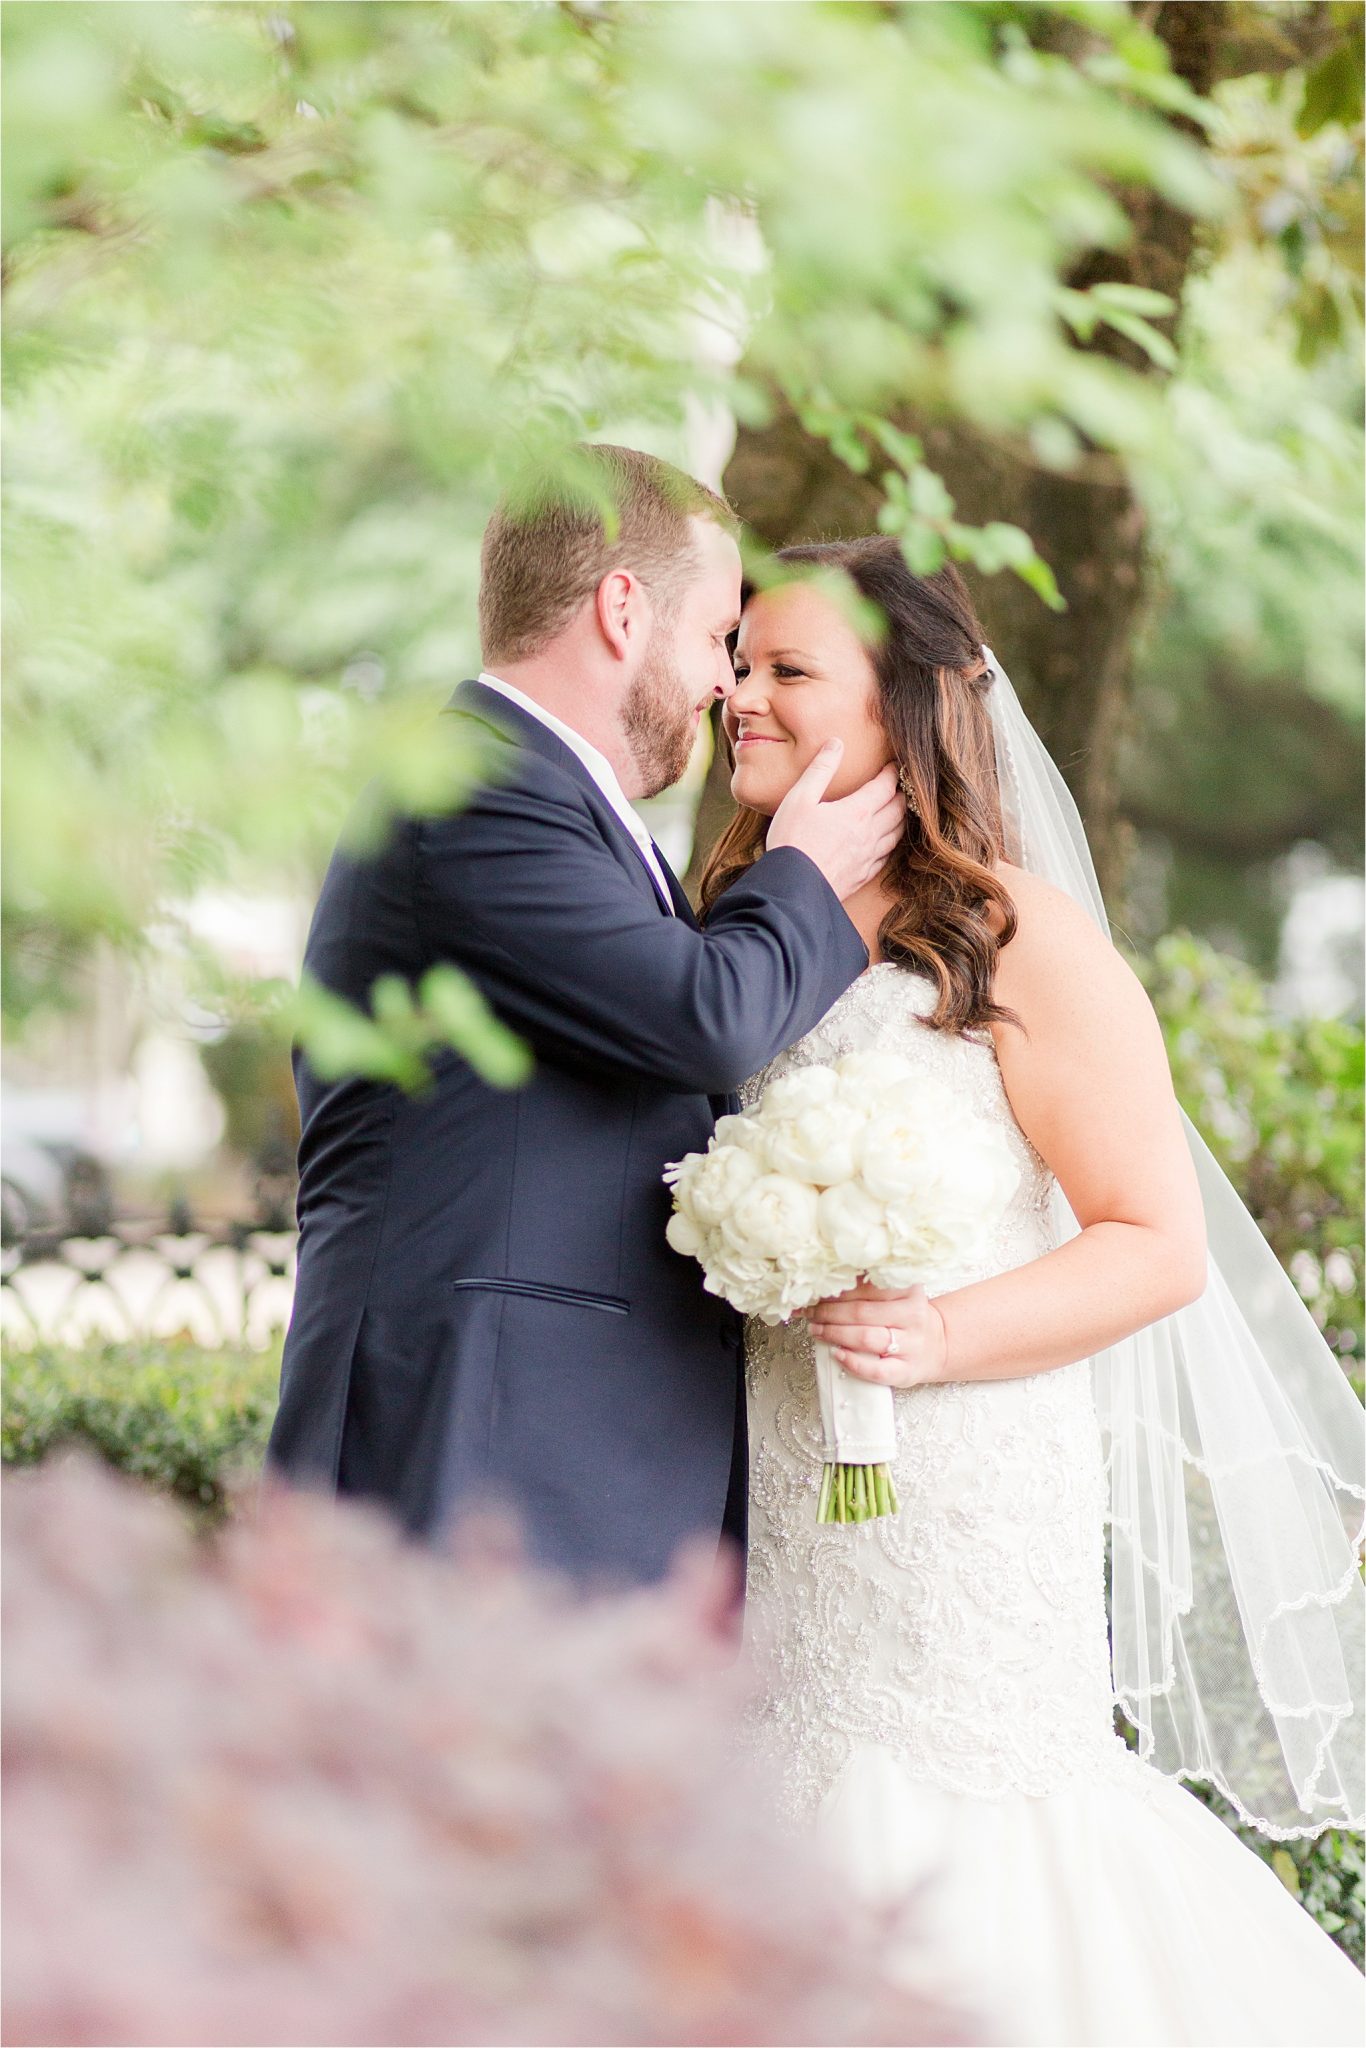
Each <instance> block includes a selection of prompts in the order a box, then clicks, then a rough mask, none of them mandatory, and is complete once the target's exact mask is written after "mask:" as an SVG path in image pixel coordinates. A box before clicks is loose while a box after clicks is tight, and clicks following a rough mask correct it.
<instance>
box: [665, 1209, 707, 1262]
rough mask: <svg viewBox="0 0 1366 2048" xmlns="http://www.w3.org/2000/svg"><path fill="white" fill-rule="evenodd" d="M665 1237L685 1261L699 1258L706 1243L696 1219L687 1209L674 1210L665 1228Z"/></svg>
mask: <svg viewBox="0 0 1366 2048" xmlns="http://www.w3.org/2000/svg"><path fill="white" fill-rule="evenodd" d="M664 1235H665V1237H667V1238H668V1240H669V1243H670V1244H671V1245H672V1246H673V1248H674V1250H675V1251H676V1252H681V1253H682V1255H683V1257H684V1258H685V1259H696V1258H699V1257H700V1256H701V1252H702V1247H703V1245H704V1244H705V1243H706V1238H705V1235H704V1233H703V1231H702V1229H701V1227H700V1225H699V1224H698V1222H697V1220H696V1218H695V1217H693V1216H690V1215H689V1214H688V1212H687V1210H686V1209H675V1210H674V1213H673V1215H672V1216H671V1217H670V1218H669V1221H668V1223H667V1224H666V1226H665V1229H664Z"/></svg>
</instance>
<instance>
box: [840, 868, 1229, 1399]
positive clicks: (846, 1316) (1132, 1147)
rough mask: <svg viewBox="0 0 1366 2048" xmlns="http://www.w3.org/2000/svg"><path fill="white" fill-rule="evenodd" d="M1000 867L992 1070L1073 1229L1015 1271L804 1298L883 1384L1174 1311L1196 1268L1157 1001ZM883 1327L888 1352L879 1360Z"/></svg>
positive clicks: (1186, 1156)
mask: <svg viewBox="0 0 1366 2048" xmlns="http://www.w3.org/2000/svg"><path fill="white" fill-rule="evenodd" d="M1003 876H1004V879H1005V880H1006V882H1007V885H1008V887H1009V889H1010V893H1011V896H1012V898H1013V900H1014V902H1015V906H1016V910H1017V912H1018V914H1019V929H1018V931H1017V933H1016V936H1015V938H1014V939H1013V940H1012V941H1011V943H1010V944H1009V945H1008V946H1006V947H1004V948H1003V949H1002V951H1001V954H1000V956H999V960H998V963H997V971H996V977H995V981H994V984H993V994H994V996H995V998H996V1000H997V1001H998V1002H1000V1003H1003V1004H1005V1005H1006V1006H1007V1007H1008V1008H1010V1009H1013V1010H1014V1011H1015V1012H1016V1013H1017V1014H1018V1016H1019V1017H1020V1018H1021V1020H1022V1022H1023V1024H1024V1026H1025V1031H1024V1032H1022V1031H1021V1030H1020V1029H1019V1028H1018V1027H1017V1026H1014V1025H1011V1024H1004V1025H998V1026H993V1035H994V1037H995V1041H996V1050H997V1057H998V1059H999V1062H1000V1068H1001V1077H1002V1080H1003V1081H1004V1083H1005V1088H1006V1093H1007V1095H1008V1096H1009V1098H1010V1105H1011V1108H1012V1109H1013V1111H1014V1113H1015V1116H1016V1118H1017V1119H1018V1121H1019V1123H1020V1126H1021V1128H1022V1129H1023V1130H1024V1132H1025V1134H1026V1135H1027V1136H1028V1137H1029V1139H1030V1140H1031V1142H1032V1143H1033V1144H1034V1146H1035V1147H1036V1149H1037V1150H1038V1151H1039V1153H1040V1154H1041V1155H1042V1156H1043V1158H1044V1159H1045V1160H1046V1161H1047V1163H1048V1165H1049V1166H1050V1167H1051V1168H1052V1170H1053V1172H1054V1174H1055V1175H1056V1176H1057V1179H1058V1182H1059V1184H1060V1186H1061V1188H1062V1191H1063V1193H1064V1194H1065V1195H1066V1197H1067V1200H1068V1202H1069V1204H1070V1205H1071V1208H1072V1211H1073V1214H1074V1215H1075V1216H1076V1219H1077V1222H1078V1223H1079V1224H1080V1225H1081V1230H1080V1234H1079V1235H1078V1236H1077V1237H1074V1238H1071V1239H1069V1241H1068V1242H1067V1243H1066V1244H1064V1245H1060V1246H1059V1247H1058V1248H1057V1249H1056V1250H1054V1251H1051V1252H1048V1253H1046V1254H1045V1255H1044V1256H1043V1257H1042V1258H1038V1259H1034V1260H1031V1261H1030V1262H1029V1264H1027V1265H1024V1266H1020V1267H1017V1268H1016V1269H1015V1270H1014V1271H1013V1272H1008V1273H1000V1274H997V1275H996V1276H995V1277H993V1278H992V1279H990V1280H983V1281H979V1282H977V1283H976V1284H975V1285H973V1286H969V1287H961V1288H956V1289H954V1290H952V1291H950V1292H948V1293H945V1294H940V1295H937V1296H936V1297H935V1298H934V1300H933V1301H927V1300H926V1298H925V1295H924V1291H923V1289H918V1288H917V1289H914V1290H912V1292H911V1293H909V1294H903V1295H889V1294H886V1293H883V1294H877V1293H875V1292H874V1291H873V1290H872V1289H867V1288H863V1289H859V1290H856V1293H855V1294H854V1295H853V1296H845V1297H843V1298H842V1299H841V1300H840V1301H839V1302H838V1303H830V1304H822V1306H821V1308H820V1309H819V1310H818V1311H813V1312H812V1331H813V1334H815V1335H817V1336H823V1337H824V1338H825V1339H826V1341H827V1342H829V1343H832V1344H834V1345H835V1346H836V1348H837V1351H838V1352H839V1353H840V1355H841V1363H842V1364H845V1365H846V1366H848V1368H849V1369H850V1370H852V1371H855V1372H856V1373H857V1374H858V1375H859V1376H860V1377H862V1378H867V1379H875V1380H882V1381H885V1382H887V1383H888V1384H890V1385H894V1386H898V1385H917V1384H919V1383H921V1382H923V1381H927V1380H934V1379H946V1380H973V1379H1015V1378H1019V1377H1021V1376H1023V1375H1024V1374H1026V1373H1034V1372H1043V1371H1046V1370H1048V1369H1049V1368H1050V1367H1052V1366H1058V1365H1068V1364H1071V1363H1072V1362H1073V1361H1074V1360H1076V1359H1079V1358H1089V1357H1090V1356H1091V1355H1092V1354H1093V1353H1094V1352H1097V1351H1101V1350H1103V1349H1104V1348H1105V1346H1106V1345H1108V1344H1112V1343H1114V1342H1116V1341H1117V1339H1119V1338H1120V1337H1125V1336H1128V1335H1129V1334H1130V1333H1131V1332H1132V1331H1134V1330H1138V1329H1141V1328H1142V1327H1143V1326H1144V1325H1145V1324H1148V1323H1153V1322H1156V1321H1158V1320H1159V1318H1160V1317H1162V1316H1164V1315H1169V1314H1170V1313H1171V1312H1172V1310H1173V1309H1177V1308H1180V1307H1181V1306H1182V1304H1183V1303H1185V1302H1188V1301H1191V1300H1193V1299H1194V1298H1195V1297H1196V1296H1197V1295H1198V1294H1199V1293H1200V1292H1201V1291H1202V1290H1203V1288H1204V1284H1205V1230H1204V1214H1203V1208H1202V1204H1201V1199H1200V1189H1199V1185H1198V1182H1197V1180H1196V1176H1195V1169H1194V1166H1193V1164H1192V1161H1191V1156H1190V1148H1189V1146H1188V1145H1187V1142H1186V1137H1185V1132H1184V1130H1183V1129H1182V1125H1181V1120H1180V1115H1179V1112H1178V1109H1177V1103H1176V1097H1175V1095H1174V1093H1173V1090H1172V1082H1171V1072H1170V1069H1169V1067H1168V1065H1167V1055H1166V1050H1165V1048H1164V1046H1163V1043H1162V1035H1161V1032H1160V1030H1159V1028H1158V1023H1157V1018H1156V1016H1155V1015H1154V1013H1153V1009H1152V1005H1151V1004H1150V1003H1149V1001H1148V998H1147V996H1146V994H1145V993H1144V990H1143V987H1142V985H1141V983H1140V982H1139V980H1138V978H1137V976H1136V975H1135V974H1134V973H1133V971H1132V970H1131V969H1130V968H1129V966H1128V965H1127V963H1126V962H1125V961H1124V960H1123V959H1122V957H1121V956H1120V954H1119V953H1118V952H1117V951H1116V950H1115V948H1114V947H1113V946H1112V945H1111V944H1110V942H1109V940H1108V939H1106V938H1105V937H1104V936H1103V934H1102V933H1101V932H1100V931H1099V930H1098V928H1097V927H1096V925H1095V924H1094V923H1093V922H1092V920H1091V919H1090V918H1089V917H1088V916H1087V914H1086V913H1085V911H1083V910H1081V909H1080V908H1079V907H1078V906H1077V905H1076V904H1075V903H1073V902H1072V900H1071V898H1070V897H1068V896H1066V895H1064V894H1063V893H1062V892H1061V891H1059V890H1057V889H1054V888H1052V887H1051V886H1050V885H1049V884H1048V883H1046V882H1041V881H1040V880H1039V879H1038V878H1037V877H1036V876H1033V875H1028V874H1025V873H1023V872H1021V871H1020V870H1019V869H1017V868H1013V867H1012V868H1004V869H1003ZM1026 1032H1027V1033H1028V1036H1026V1035H1025V1033H1026ZM889 1329H895V1330H896V1332H897V1337H898V1345H897V1349H898V1351H899V1353H900V1356H893V1357H891V1358H888V1359H886V1360H885V1361H884V1360H883V1359H882V1358H881V1357H880V1356H879V1355H878V1354H879V1353H880V1352H882V1351H884V1350H885V1349H886V1347H887V1331H888V1330H889Z"/></svg>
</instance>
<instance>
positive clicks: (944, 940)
mask: <svg viewBox="0 0 1366 2048" xmlns="http://www.w3.org/2000/svg"><path fill="white" fill-rule="evenodd" d="M776 559H777V560H778V561H780V562H789V563H792V564H793V565H798V564H810V565H811V566H812V567H818V568H825V569H838V570H843V572H844V573H845V575H847V576H848V577H849V579H850V580H851V582H852V583H853V584H854V587H855V588H856V590H857V591H858V592H859V594H860V595H861V596H862V597H864V598H866V599H867V600H868V601H869V602H870V603H871V604H873V605H875V606H876V607H877V609H878V612H879V613H880V614H881V617H882V620H883V622H884V630H883V632H882V635H881V638H880V639H879V640H878V641H877V642H876V643H875V644H873V645H871V646H870V647H869V649H868V652H869V658H870V660H871V661H872V664H873V669H874V673H875V675H876V677H877V717H878V719H879V722H880V723H881V725H882V728H883V731H884V732H885V733H886V735H887V741H888V745H889V747H890V749H891V753H892V758H893V760H894V761H895V763H896V765H897V767H898V768H899V769H900V770H901V771H902V774H903V778H904V780H903V785H902V786H903V788H904V787H906V785H907V784H909V788H910V797H911V802H912V803H913V805H914V810H913V812H912V813H911V814H910V815H909V816H908V819H907V829H906V834H905V837H904V838H903V839H902V841H901V843H900V845H899V846H898V847H897V849H896V852H895V853H894V854H893V855H892V858H891V860H890V861H889V862H888V864H887V868H886V870H885V872H884V877H883V879H884V882H885V884H886V886H887V887H888V888H889V889H890V890H891V891H892V892H893V894H894V896H895V899H896V900H895V902H894V903H893V905H892V908H891V909H890V910H889V911H888V913H887V915H886V917H885V918H884V919H883V921H882V924H881V925H880V927H879V929H878V942H879V944H880V946H881V948H882V952H883V954H884V956H885V957H886V959H888V960H895V961H898V962H900V963H902V964H903V965H905V966H909V967H918V968H921V969H924V970H925V971H927V972H928V973H930V974H932V975H933V977H934V979H935V981H936V983H937V984H938V989H939V999H938V1002H937V1004H936V1006H935V1008H934V1011H933V1012H932V1014H931V1015H930V1016H928V1017H926V1018H925V1020H924V1021H925V1022H926V1023H927V1024H929V1025H931V1026H932V1027H933V1028H934V1029H935V1030H939V1031H963V1030H967V1029H969V1028H971V1027H974V1026H977V1025H983V1024H988V1023H992V1022H1002V1023H1005V1022H1009V1023H1019V1021H1020V1020H1019V1018H1018V1017H1016V1015H1015V1013H1014V1012H1013V1011H1012V1010H1008V1009H1005V1008H1004V1007H1003V1006H1002V1005H1000V1004H999V1003H995V1002H993V1001H992V999H991V983H992V975H993V971H994V969H995V964H996V955H997V953H998V952H999V951H1000V949H1001V947H1002V946H1005V945H1008V944H1009V943H1010V940H1011V939H1012V938H1013V937H1014V935H1015V929H1016V922H1017V920H1016V916H1015V908H1014V905H1013V904H1012V903H1011V900H1010V897H1009V895H1008V894H1007V893H1006V890H1005V888H1004V886H1003V884H1002V883H1001V882H1000V881H999V880H998V879H997V876H996V874H995V872H994V869H993V863H994V862H995V861H996V860H998V859H1000V858H1002V857H1003V855H1004V851H1005V846H1004V840H1003V836H1002V831H1001V805H1000V795H999V791H998V787H997V781H996V750H995V744H994V741H993V737H992V729H991V714H990V711H989V710H988V708H987V692H988V690H989V688H990V684H991V672H990V670H989V669H988V668H987V665H986V662H985V661H984V660H983V658H982V628H981V626H980V625H979V623H978V620H977V615H976V613H975V612H974V610H973V607H972V599H971V598H970V597H969V596H968V590H967V585H966V584H965V583H964V581H963V578H962V577H961V576H960V575H959V573H958V571H957V569H955V568H954V567H953V565H952V563H949V564H946V565H945V567H944V568H942V569H938V570H936V571H935V573H934V575H933V576H916V575H914V574H913V573H912V571H911V570H910V569H908V568H907V566H906V561H905V558H904V556H903V555H902V552H901V549H900V546H899V545H898V543H897V542H896V541H895V540H891V539H889V538H887V537H885V536H883V535H881V534H878V535H874V536H871V537H869V538H867V539H862V540H835V541H819V542H812V543H811V544H810V545H807V546H803V547H791V548H783V549H782V550H781V552H780V553H779V554H778V556H777V558H776ZM752 594H753V592H752V590H749V591H747V592H746V601H748V597H749V596H751V595H752ZM767 830H768V820H767V818H765V817H764V816H763V814H762V813H761V812H759V811H751V810H746V809H743V808H742V809H741V810H739V811H738V812H737V813H736V816H735V817H734V818H733V819H732V820H731V823H730V824H729V825H728V826H727V828H726V830H725V831H724V832H723V833H722V835H721V837H720V839H719V840H718V841H717V844H716V847H715V849H714V851H713V853H712V855H711V858H710V860H709V861H708V862H707V866H706V870H705V872H704V873H703V876H702V888H701V906H702V914H703V917H704V918H705V916H706V913H707V912H708V911H709V910H710V909H711V906H712V905H713V904H714V903H715V901H716V899H717V897H718V896H719V895H720V894H721V892H722V890H723V889H726V888H728V887H729V886H730V884H731V883H732V882H734V881H735V880H737V879H738V877H739V876H740V875H742V874H743V873H744V871H745V869H746V868H747V867H749V866H750V864H751V862H753V861H755V860H757V859H758V858H759V855H760V854H761V853H762V852H763V850H764V839H765V834H766V832H767ZM992 907H994V908H995V909H996V910H997V911H999V913H1000V917H1001V921H1002V922H1001V929H1000V931H999V933H998V932H993V930H992V928H991V924H990V922H989V919H988V913H989V910H990V909H991V908H992Z"/></svg>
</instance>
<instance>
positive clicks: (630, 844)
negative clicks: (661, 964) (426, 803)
mask: <svg viewBox="0 0 1366 2048" xmlns="http://www.w3.org/2000/svg"><path fill="white" fill-rule="evenodd" d="M445 708H446V710H447V711H461V712H464V713H466V714H467V715H470V716H473V717H475V718H478V719H481V720H482V721H483V722H484V724H486V725H491V726H493V727H494V728H495V729H496V730H497V731H499V732H501V733H503V734H504V735H505V737H507V738H508V739H511V740H512V741H513V742H514V744H515V745H517V746H519V747H525V748H527V749H528V750H529V752H531V753H533V754H539V755H540V757H541V759H542V760H543V761H550V762H552V763H553V764H554V766H555V767H557V768H565V769H567V770H568V772H569V773H570V774H571V775H573V776H574V777H575V778H576V779H577V781H578V783H579V785H580V787H581V788H582V789H583V790H584V792H585V793H586V795H587V797H588V801H589V804H590V806H591V808H592V812H593V816H594V817H595V818H596V819H597V821H598V823H599V825H600V826H601V827H602V829H603V832H604V834H605V835H606V839H607V843H608V845H609V846H610V848H611V850H612V852H613V853H614V854H615V855H616V858H617V860H618V861H619V862H620V864H621V866H622V867H624V868H625V870H626V872H627V873H628V874H629V875H630V876H631V877H632V878H633V880H634V881H635V882H636V885H637V887H639V888H643V889H645V890H647V891H648V893H649V897H650V901H651V902H652V903H653V904H654V906H655V908H656V910H657V911H658V912H659V914H660V916H661V917H667V916H668V912H667V911H666V910H665V908H664V905H663V904H662V903H661V902H660V899H659V890H658V889H657V888H656V886H655V882H654V877H653V876H652V875H651V873H650V870H649V869H648V868H647V867H646V865H645V863H644V861H643V860H642V859H641V857H640V848H639V847H638V846H637V845H636V843H635V841H634V839H632V837H631V835H630V833H629V832H628V831H627V829H626V827H625V826H624V825H623V824H622V822H621V819H620V818H619V817H618V816H617V814H616V812H615V811H614V810H613V809H612V806H611V805H610V804H609V803H608V801H607V799H606V797H605V796H604V795H603V793H602V791H601V790H600V789H599V788H598V785H597V783H596V782H595V781H594V780H593V777H592V776H591V775H590V774H589V772H588V769H587V767H586V766H585V765H584V763H583V762H582V761H581V760H580V759H579V757H578V755H577V754H576V753H575V752H574V749H573V748H572V747H567V746H566V745H565V744H564V741H563V740H562V739H561V738H560V737H559V735H558V734H557V733H553V732H552V731H551V730H550V727H549V726H548V725H542V724H541V721H540V719H539V718H533V717H532V716H531V714H530V713H529V712H526V711H523V709H522V707H521V705H520V704H514V703H513V702H512V700H511V698H509V697H504V696H501V695H500V694H499V692H498V691H497V690H490V689H488V688H487V687H486V686H485V685H484V684H483V683H479V682H463V683H460V684H458V685H457V687H456V689H455V690H454V691H453V692H452V694H451V696H450V698H449V699H448V700H447V703H446V707H445ZM657 851H658V848H656V852H657ZM661 865H663V863H661ZM664 872H665V876H666V878H667V880H668V882H669V887H670V893H671V894H672V893H673V892H674V891H675V890H677V889H678V884H677V883H676V882H675V881H674V879H673V877H672V876H671V875H669V871H668V869H667V867H666V868H665V870H664ZM680 893H681V892H680ZM675 900H677V899H676V898H675ZM686 900H687V899H686V897H685V898H684V901H685V902H686Z"/></svg>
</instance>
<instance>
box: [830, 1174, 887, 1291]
mask: <svg viewBox="0 0 1366 2048" xmlns="http://www.w3.org/2000/svg"><path fill="white" fill-rule="evenodd" d="M817 1212H818V1216H819V1220H820V1229H821V1236H822V1237H823V1238H824V1239H825V1242H826V1243H827V1244H828V1245H829V1247H830V1249H831V1251H832V1252H833V1254H834V1256H835V1259H836V1261H837V1262H838V1263H839V1264H840V1265H841V1266H844V1267H848V1268H850V1269H852V1271H853V1273H854V1275H855V1276H857V1275H858V1274H860V1273H866V1272H867V1271H868V1269H869V1267H870V1266H874V1265H876V1264H878V1262H879V1261H880V1260H882V1259H885V1258H887V1257H888V1255H889V1254H890V1252H891V1248H892V1241H891V1235H890V1233H889V1231H888V1229H887V1224H886V1221H885V1218H884V1214H883V1206H882V1204H881V1202H875V1201H874V1200H873V1198H872V1196H871V1195H869V1194H866V1193H865V1192H864V1190H863V1189H862V1188H861V1187H860V1186H859V1185H858V1183H857V1181H847V1182H845V1183H844V1185H843V1186H841V1187H833V1188H827V1189H826V1190H825V1192H824V1193H823V1194H822V1195H821V1196H820V1197H819V1200H818V1202H817Z"/></svg>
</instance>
